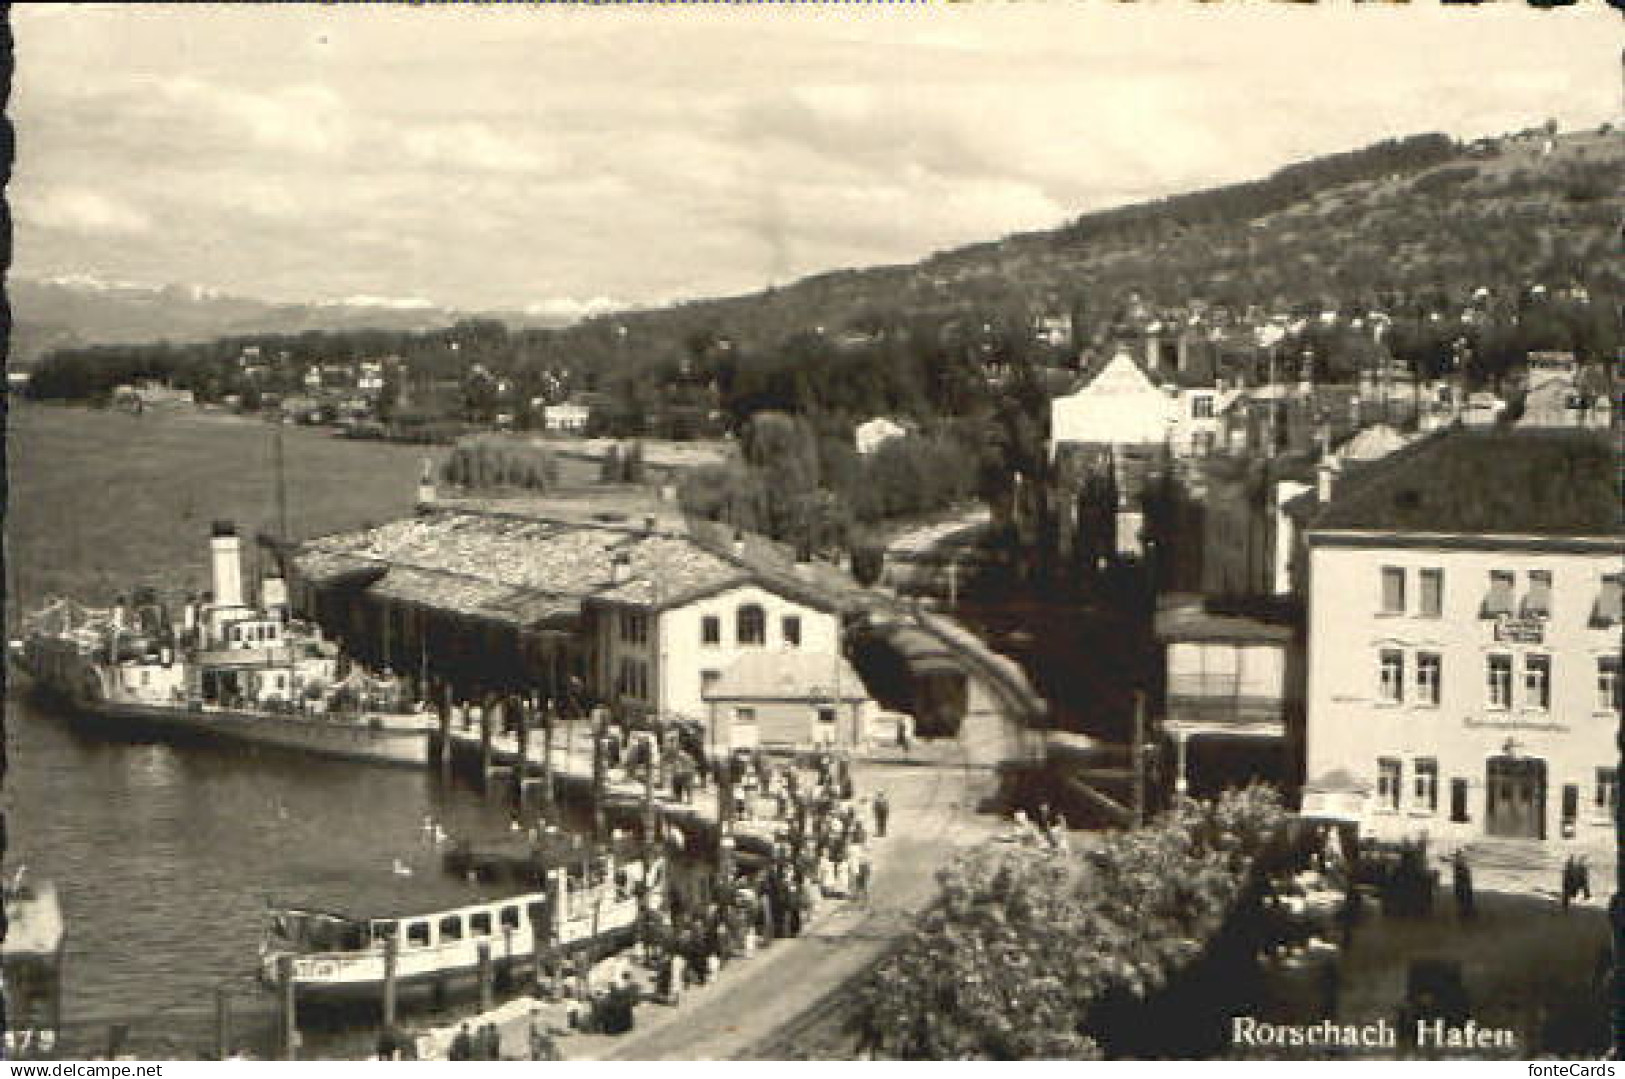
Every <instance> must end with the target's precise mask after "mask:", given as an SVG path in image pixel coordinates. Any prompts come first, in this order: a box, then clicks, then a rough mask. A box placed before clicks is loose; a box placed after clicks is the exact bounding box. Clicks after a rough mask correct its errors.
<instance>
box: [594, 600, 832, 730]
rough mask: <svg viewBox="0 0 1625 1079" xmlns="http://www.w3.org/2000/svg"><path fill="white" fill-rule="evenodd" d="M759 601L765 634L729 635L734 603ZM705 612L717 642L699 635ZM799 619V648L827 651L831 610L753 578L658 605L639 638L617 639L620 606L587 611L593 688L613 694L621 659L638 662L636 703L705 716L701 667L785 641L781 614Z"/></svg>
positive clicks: (719, 667) (733, 630)
mask: <svg viewBox="0 0 1625 1079" xmlns="http://www.w3.org/2000/svg"><path fill="white" fill-rule="evenodd" d="M749 604H756V605H758V606H760V607H761V608H762V610H763V613H764V614H765V616H766V623H767V625H766V628H767V633H766V639H765V640H764V641H763V643H762V644H761V645H741V644H740V643H739V641H738V637H737V615H738V611H739V609H740V608H741V607H744V606H747V605H749ZM707 616H715V617H716V618H717V619H718V620H719V622H720V629H721V638H720V640H719V642H718V643H717V644H714V645H709V644H705V643H704V642H703V640H702V624H703V621H704V619H705V618H706V617H707ZM787 616H795V617H799V618H800V619H801V644H800V646H799V647H800V648H801V649H802V650H804V651H808V652H824V653H830V654H835V653H838V652H839V651H840V639H839V637H840V634H839V625H838V620H837V616H836V615H834V614H832V613H829V612H826V611H820V610H818V609H817V608H814V607H809V606H807V605H805V604H802V603H798V602H796V601H795V600H792V599H790V598H788V597H785V596H781V595H779V594H777V593H775V592H772V591H769V590H768V589H766V588H762V587H760V586H757V585H743V586H740V587H738V588H731V589H728V590H727V591H725V592H719V593H717V594H715V595H712V596H706V597H705V598H703V599H699V600H695V601H694V602H693V603H690V604H687V605H686V606H682V607H676V608H672V609H669V610H667V611H664V612H662V613H661V615H660V616H659V618H658V619H657V620H653V624H652V625H651V626H650V629H649V635H648V640H647V643H645V644H636V643H631V642H627V641H623V640H622V639H621V633H620V625H619V623H620V612H618V611H617V612H610V611H603V612H601V616H600V617H599V618H597V619H595V620H594V621H595V628H594V645H595V650H596V655H597V657H598V662H597V663H596V664H595V677H596V681H597V686H596V687H595V688H596V689H597V691H598V692H599V694H600V695H601V696H602V697H603V698H604V699H606V700H615V699H616V693H615V688H616V687H615V680H616V677H617V673H618V672H619V670H620V668H621V661H622V660H623V659H630V660H632V661H633V662H635V663H642V664H645V665H646V668H647V670H648V686H649V695H648V697H647V698H645V699H642V700H640V701H639V702H638V703H642V704H645V705H647V706H648V707H651V708H653V709H656V710H658V711H660V712H661V713H662V714H664V715H668V716H673V717H686V718H690V719H697V720H702V721H703V720H705V719H707V718H708V716H709V711H708V709H707V708H706V705H705V701H704V698H703V697H702V695H701V689H702V687H703V685H704V674H705V672H706V671H715V672H717V673H718V674H721V673H722V672H723V671H726V670H727V669H728V667H729V666H730V665H731V664H732V663H733V662H734V660H735V659H737V658H739V657H740V656H741V655H744V654H745V653H747V652H753V651H758V650H760V649H767V650H770V651H771V650H780V649H786V648H791V647H794V646H791V645H789V644H787V642H786V641H785V637H784V619H785V618H786V617H787Z"/></svg>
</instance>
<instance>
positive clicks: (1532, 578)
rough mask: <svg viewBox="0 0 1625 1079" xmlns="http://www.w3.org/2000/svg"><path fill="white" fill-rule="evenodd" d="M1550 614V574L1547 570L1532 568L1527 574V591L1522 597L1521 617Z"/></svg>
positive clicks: (1537, 616) (1536, 616)
mask: <svg viewBox="0 0 1625 1079" xmlns="http://www.w3.org/2000/svg"><path fill="white" fill-rule="evenodd" d="M1551 614H1552V574H1551V571H1549V570H1533V571H1531V572H1530V574H1529V591H1528V592H1526V593H1524V597H1523V617H1525V618H1550V617H1551Z"/></svg>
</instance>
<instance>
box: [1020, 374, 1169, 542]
mask: <svg viewBox="0 0 1625 1079" xmlns="http://www.w3.org/2000/svg"><path fill="white" fill-rule="evenodd" d="M1178 422H1179V401H1178V398H1177V396H1176V395H1174V394H1171V393H1169V392H1167V391H1165V390H1163V389H1161V388H1160V387H1158V386H1157V384H1156V383H1154V382H1152V381H1151V379H1150V378H1149V377H1148V376H1147V375H1146V373H1145V372H1144V371H1143V370H1142V369H1141V368H1140V365H1139V364H1137V363H1135V362H1134V359H1133V357H1131V356H1130V355H1129V354H1128V353H1127V352H1124V351H1119V352H1118V353H1117V354H1116V355H1115V356H1113V357H1112V359H1111V360H1110V361H1109V362H1108V363H1106V365H1105V366H1103V367H1101V368H1100V369H1099V370H1098V371H1096V372H1095V373H1094V374H1093V376H1091V377H1088V378H1086V379H1085V380H1084V382H1083V384H1082V385H1081V386H1079V387H1078V389H1076V390H1075V391H1073V392H1072V393H1070V394H1067V395H1065V396H1062V397H1057V398H1055V399H1054V400H1053V401H1051V402H1050V457H1051V458H1052V459H1054V458H1056V457H1057V455H1058V454H1061V453H1062V452H1063V450H1064V449H1065V448H1067V447H1074V448H1077V449H1078V450H1081V451H1082V455H1083V456H1086V457H1093V458H1095V459H1096V460H1099V459H1102V458H1104V459H1107V460H1109V461H1110V462H1111V468H1112V471H1113V479H1114V482H1115V484H1116V488H1117V492H1118V505H1117V509H1116V543H1115V546H1116V549H1117V551H1118V553H1119V554H1126V555H1138V554H1139V553H1140V548H1141V527H1142V524H1143V518H1144V514H1143V511H1142V510H1141V507H1140V502H1139V492H1140V488H1141V486H1142V483H1143V480H1144V477H1145V474H1146V472H1147V470H1148V468H1149V466H1150V463H1151V462H1153V461H1155V460H1156V459H1157V458H1158V457H1159V456H1160V455H1161V454H1164V453H1166V452H1167V450H1168V448H1169V445H1170V437H1171V435H1172V433H1173V431H1174V429H1175V427H1176V425H1177V424H1178ZM1091 467H1093V466H1091Z"/></svg>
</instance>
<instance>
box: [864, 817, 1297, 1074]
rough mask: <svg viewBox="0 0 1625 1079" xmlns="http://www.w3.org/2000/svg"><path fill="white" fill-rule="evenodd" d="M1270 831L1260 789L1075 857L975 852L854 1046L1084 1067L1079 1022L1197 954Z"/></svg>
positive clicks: (895, 1053)
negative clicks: (1060, 1061) (1061, 1061)
mask: <svg viewBox="0 0 1625 1079" xmlns="http://www.w3.org/2000/svg"><path fill="white" fill-rule="evenodd" d="M1282 820H1283V814H1282V811H1281V806H1280V800H1279V798H1278V797H1277V796H1276V794H1275V792H1274V791H1272V790H1270V789H1268V788H1263V787H1250V788H1248V789H1247V790H1244V791H1229V792H1226V793H1225V794H1224V795H1222V796H1221V797H1219V798H1218V799H1216V800H1214V801H1211V802H1194V801H1188V800H1187V801H1184V802H1182V803H1181V804H1180V805H1179V806H1177V807H1176V808H1175V809H1174V810H1172V811H1171V812H1170V813H1168V814H1167V815H1166V816H1164V817H1162V818H1161V819H1159V820H1158V821H1157V822H1155V823H1153V824H1152V825H1150V826H1148V827H1145V828H1141V829H1139V830H1137V831H1133V832H1125V833H1121V834H1117V835H1113V836H1111V837H1109V838H1107V839H1106V840H1105V842H1104V843H1103V844H1102V845H1101V846H1100V848H1099V849H1097V850H1095V851H1092V852H1090V853H1089V854H1088V855H1086V856H1085V857H1084V858H1082V859H1078V860H1071V859H1058V858H1054V857H1050V856H1047V855H1046V854H1043V853H1039V852H1035V851H1030V850H1025V849H1017V850H1006V851H1000V850H995V849H991V848H985V847H984V848H981V849H979V850H976V851H973V852H971V853H969V854H967V855H965V856H964V857H962V858H961V859H960V860H958V861H957V862H955V863H954V865H952V866H950V867H949V868H948V869H946V870H944V871H943V872H942V874H941V876H940V879H941V882H942V897H941V901H940V902H939V904H938V905H937V907H936V908H935V909H933V910H932V911H931V912H930V913H929V914H927V915H926V916H925V917H924V918H923V924H921V925H920V927H919V928H918V929H916V930H915V931H914V933H913V935H912V936H911V937H910V938H909V940H908V941H907V942H906V943H905V944H904V945H903V947H902V948H901V949H900V950H899V952H898V953H897V954H896V955H895V956H893V957H892V958H891V959H889V960H887V961H886V963H884V964H883V965H882V966H881V967H880V969H879V970H878V971H877V972H876V973H875V975H874V976H873V977H872V979H871V980H870V982H869V983H868V984H867V985H866V986H865V987H864V989H863V990H862V1009H861V1015H860V1018H859V1019H858V1020H857V1030H856V1033H857V1034H858V1035H859V1038H860V1042H861V1044H862V1045H863V1047H864V1048H865V1049H867V1050H868V1051H870V1052H871V1053H873V1054H875V1055H876V1056H881V1057H891V1058H897V1059H932V1060H938V1059H993V1060H1013V1059H1031V1058H1035V1057H1046V1058H1057V1057H1066V1058H1092V1057H1097V1056H1099V1055H1100V1048H1099V1043H1098V1042H1097V1041H1096V1038H1095V1034H1096V1032H1095V1031H1092V1030H1091V1027H1090V1022H1091V1012H1092V1011H1094V1010H1095V1009H1096V1008H1098V1007H1101V1006H1102V1005H1104V1004H1106V1003H1107V1002H1113V1003H1120V1002H1121V1001H1123V1000H1125V999H1131V1000H1141V1001H1143V1000H1145V999H1146V998H1147V997H1150V996H1151V995H1153V994H1156V993H1158V992H1160V991H1161V990H1163V989H1164V988H1165V987H1166V986H1167V985H1168V983H1169V982H1170V980H1172V979H1174V978H1176V977H1178V976H1179V975H1180V974H1181V973H1182V972H1183V971H1185V970H1186V969H1187V968H1188V967H1189V966H1190V965H1191V964H1192V962H1193V961H1195V960H1196V959H1198V958H1199V957H1200V956H1202V955H1203V953H1204V952H1205V950H1206V949H1207V947H1208V945H1209V943H1211V942H1212V941H1213V940H1214V938H1215V937H1216V936H1217V935H1218V934H1219V932H1220V930H1221V929H1222V928H1223V927H1224V925H1225V924H1226V921H1227V920H1228V918H1229V916H1230V914H1231V912H1232V911H1233V910H1234V909H1235V907H1236V905H1237V902H1238V900H1239V898H1240V896H1241V895H1242V893H1243V889H1244V886H1245V884H1246V882H1247V879H1248V876H1249V874H1250V873H1251V871H1252V868H1253V864H1254V861H1255V860H1256V859H1257V858H1258V856H1259V855H1260V854H1261V853H1262V852H1263V850H1264V848H1265V846H1266V844H1267V843H1268V842H1269V841H1270V840H1271V838H1272V837H1273V836H1274V835H1275V833H1276V831H1277V829H1278V827H1279V825H1280V824H1281V822H1282Z"/></svg>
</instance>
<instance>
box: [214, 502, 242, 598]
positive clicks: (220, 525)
mask: <svg viewBox="0 0 1625 1079" xmlns="http://www.w3.org/2000/svg"><path fill="white" fill-rule="evenodd" d="M209 579H210V582H211V583H212V584H213V585H214V602H215V606H217V607H241V606H242V605H243V544H242V540H241V539H240V538H238V535H237V526H236V525H234V524H232V523H231V522H230V521H216V522H215V523H214V529H213V532H212V534H211V535H210V537H209Z"/></svg>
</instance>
